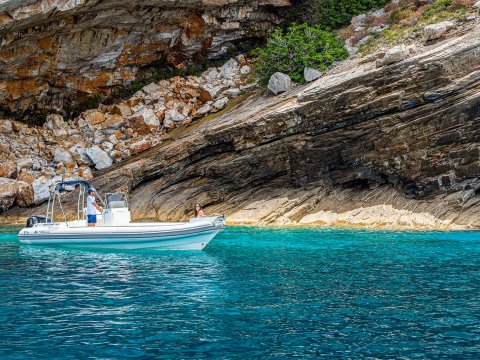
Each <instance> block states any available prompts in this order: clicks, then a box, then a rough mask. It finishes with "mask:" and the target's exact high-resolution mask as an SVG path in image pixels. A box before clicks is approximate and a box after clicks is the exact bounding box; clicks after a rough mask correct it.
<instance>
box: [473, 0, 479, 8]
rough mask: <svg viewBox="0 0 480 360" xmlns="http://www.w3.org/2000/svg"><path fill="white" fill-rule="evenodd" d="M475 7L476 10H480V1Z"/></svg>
mask: <svg viewBox="0 0 480 360" xmlns="http://www.w3.org/2000/svg"><path fill="white" fill-rule="evenodd" d="M473 7H474V8H476V9H480V1H479V2H477V3H476V4H475V5H473Z"/></svg>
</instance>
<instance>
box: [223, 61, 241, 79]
mask: <svg viewBox="0 0 480 360" xmlns="http://www.w3.org/2000/svg"><path fill="white" fill-rule="evenodd" d="M238 66H239V65H238V62H237V60H235V59H230V60H228V61H227V62H226V63H225V64H223V65H222V66H220V67H219V68H218V70H219V71H220V77H223V78H230V77H233V76H235V75H236V74H237V73H238Z"/></svg>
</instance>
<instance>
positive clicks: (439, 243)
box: [0, 228, 480, 359]
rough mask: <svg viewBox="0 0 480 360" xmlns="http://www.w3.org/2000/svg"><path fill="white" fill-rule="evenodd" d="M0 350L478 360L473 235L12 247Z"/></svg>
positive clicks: (1, 281)
mask: <svg viewBox="0 0 480 360" xmlns="http://www.w3.org/2000/svg"><path fill="white" fill-rule="evenodd" d="M15 241H16V235H15V234H14V233H11V232H9V231H7V230H5V231H3V232H2V231H0V358H1V359H24V358H32V359H33V358H35V359H86V358H89V359H94V358H95V359H124V358H138V359H154V358H155V359H261V358H274V359H295V358H320V357H322V358H326V359H329V358H351V359H363V358H380V359H387V358H401V359H417V358H419V359H422V358H425V359H427V358H428V359H479V358H480V233H476V232H451V233H443V232H433V233H424V232H423V233H422V232H420V233H415V232H373V231H351V230H312V229H304V230H279V229H256V228H230V229H228V230H227V231H225V232H224V233H223V234H221V235H220V236H218V237H217V238H216V239H214V240H213V242H212V243H211V244H210V245H209V246H208V247H207V248H206V249H205V251H203V252H141V253H138V252H137V253H132V252H107V251H93V250H92V251H85V250H64V249H60V248H47V247H32V246H23V245H22V246H20V245H18V244H17V243H16V242H15Z"/></svg>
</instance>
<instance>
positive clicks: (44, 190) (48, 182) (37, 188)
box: [32, 176, 53, 205]
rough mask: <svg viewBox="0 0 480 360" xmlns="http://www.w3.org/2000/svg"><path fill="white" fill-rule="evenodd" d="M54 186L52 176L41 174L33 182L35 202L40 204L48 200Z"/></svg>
mask: <svg viewBox="0 0 480 360" xmlns="http://www.w3.org/2000/svg"><path fill="white" fill-rule="evenodd" d="M52 186H53V181H52V179H50V178H46V177H45V176H41V177H39V178H38V179H36V180H35V181H34V182H33V183H32V189H33V202H34V203H35V204H36V205H38V204H41V203H42V202H44V201H45V200H48V198H49V197H50V189H51V187H52Z"/></svg>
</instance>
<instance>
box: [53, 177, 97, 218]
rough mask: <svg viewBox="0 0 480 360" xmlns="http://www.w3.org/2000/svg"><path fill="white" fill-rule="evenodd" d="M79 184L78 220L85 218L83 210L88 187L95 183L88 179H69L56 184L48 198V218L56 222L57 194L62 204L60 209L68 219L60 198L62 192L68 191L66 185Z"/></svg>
mask: <svg viewBox="0 0 480 360" xmlns="http://www.w3.org/2000/svg"><path fill="white" fill-rule="evenodd" d="M77 185H79V187H80V191H79V192H78V201H77V220H83V219H84V218H85V214H84V212H83V208H84V207H85V200H86V198H85V194H87V191H88V189H90V188H93V185H92V184H91V183H90V182H89V181H86V180H67V181H61V182H58V183H56V184H55V186H54V187H53V189H52V191H51V192H50V197H49V198H48V204H47V215H46V217H47V219H50V221H51V222H54V217H53V215H54V208H55V196H56V195H58V203H59V205H60V210H62V213H63V217H64V218H65V222H66V221H67V217H66V215H65V212H64V211H63V207H62V201H61V199H60V194H61V193H64V192H65V191H66V189H65V187H67V186H73V187H75V186H77Z"/></svg>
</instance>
